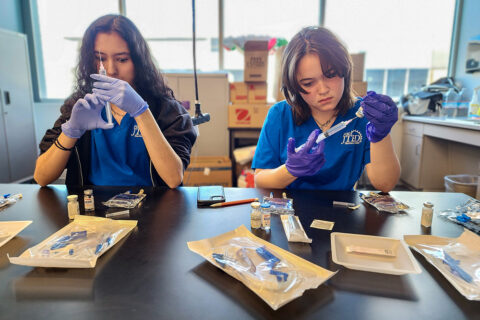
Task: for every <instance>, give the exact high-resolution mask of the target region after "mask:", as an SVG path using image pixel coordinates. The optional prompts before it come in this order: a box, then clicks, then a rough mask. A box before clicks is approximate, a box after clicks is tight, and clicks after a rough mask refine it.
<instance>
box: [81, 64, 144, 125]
mask: <svg viewBox="0 0 480 320" xmlns="http://www.w3.org/2000/svg"><path fill="white" fill-rule="evenodd" d="M90 77H91V78H93V79H95V80H97V81H95V82H94V83H93V87H94V88H93V92H94V93H96V94H98V96H99V97H101V98H102V99H105V100H107V101H109V102H111V103H113V104H114V105H116V106H117V107H119V108H120V109H122V110H123V111H126V112H127V113H128V114H129V115H130V116H131V117H132V118H135V117H137V116H139V115H141V114H142V113H144V112H145V111H147V109H148V104H147V102H146V101H145V100H143V99H142V97H140V95H139V94H138V93H137V92H136V91H135V90H134V89H133V88H132V87H131V86H130V84H129V83H128V82H126V81H123V80H120V79H115V78H111V77H107V76H103V75H100V74H96V73H93V74H91V75H90Z"/></svg>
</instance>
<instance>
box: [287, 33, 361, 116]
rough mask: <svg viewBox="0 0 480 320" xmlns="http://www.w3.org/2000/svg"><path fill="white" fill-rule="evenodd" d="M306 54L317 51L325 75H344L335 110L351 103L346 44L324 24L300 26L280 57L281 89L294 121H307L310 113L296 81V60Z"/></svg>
mask: <svg viewBox="0 0 480 320" xmlns="http://www.w3.org/2000/svg"><path fill="white" fill-rule="evenodd" d="M307 54H316V55H318V57H319V58H320V62H321V65H322V70H323V72H324V75H325V76H326V77H329V78H331V77H335V76H338V77H340V78H343V79H344V83H345V87H344V89H343V94H342V97H341V98H340V101H339V102H338V105H337V107H336V109H337V110H338V113H340V114H345V113H346V112H347V111H348V109H350V108H351V107H352V106H353V104H354V96H353V94H352V84H351V81H352V79H351V74H352V60H351V58H350V55H349V53H348V51H347V48H346V47H345V46H344V45H343V44H342V42H341V41H340V40H339V39H338V38H337V37H336V36H335V35H334V34H333V33H332V32H331V31H330V30H328V29H326V28H323V27H306V28H303V29H302V30H300V32H298V33H297V34H296V35H295V36H294V37H293V38H292V40H290V42H289V43H288V45H287V47H286V48H285V52H284V53H283V59H282V92H283V94H284V95H285V98H286V100H287V102H288V103H289V104H290V105H291V106H292V108H293V116H294V119H295V123H296V124H297V125H301V124H302V123H304V122H305V121H307V120H308V118H309V117H310V116H311V114H312V112H311V110H310V107H309V106H308V104H307V103H306V102H305V100H303V98H302V96H301V94H300V93H307V92H306V91H305V90H304V89H303V88H302V87H301V86H300V84H299V83H298V81H297V68H298V64H299V62H300V60H301V59H302V58H303V57H304V56H305V55H307Z"/></svg>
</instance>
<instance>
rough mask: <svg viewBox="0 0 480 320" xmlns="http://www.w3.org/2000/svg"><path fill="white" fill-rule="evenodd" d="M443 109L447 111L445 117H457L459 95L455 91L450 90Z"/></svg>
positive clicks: (446, 95)
mask: <svg viewBox="0 0 480 320" xmlns="http://www.w3.org/2000/svg"><path fill="white" fill-rule="evenodd" d="M443 100H444V102H443V108H444V109H445V115H446V116H447V117H450V118H451V117H455V116H456V115H457V104H458V95H457V93H456V92H455V89H453V88H450V89H448V91H447V93H446V94H445V96H444V98H443Z"/></svg>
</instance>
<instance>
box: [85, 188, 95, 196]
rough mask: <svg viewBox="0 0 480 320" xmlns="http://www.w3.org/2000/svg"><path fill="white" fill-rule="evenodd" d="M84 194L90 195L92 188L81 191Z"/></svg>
mask: <svg viewBox="0 0 480 320" xmlns="http://www.w3.org/2000/svg"><path fill="white" fill-rule="evenodd" d="M83 193H84V194H86V195H91V194H92V193H93V190H92V189H87V190H85V191H83Z"/></svg>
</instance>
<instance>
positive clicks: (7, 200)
mask: <svg viewBox="0 0 480 320" xmlns="http://www.w3.org/2000/svg"><path fill="white" fill-rule="evenodd" d="M22 198H23V195H22V194H21V193H17V194H13V195H12V194H5V195H3V197H0V208H3V207H7V206H9V205H12V204H15V203H17V201H18V200H19V199H22Z"/></svg>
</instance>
